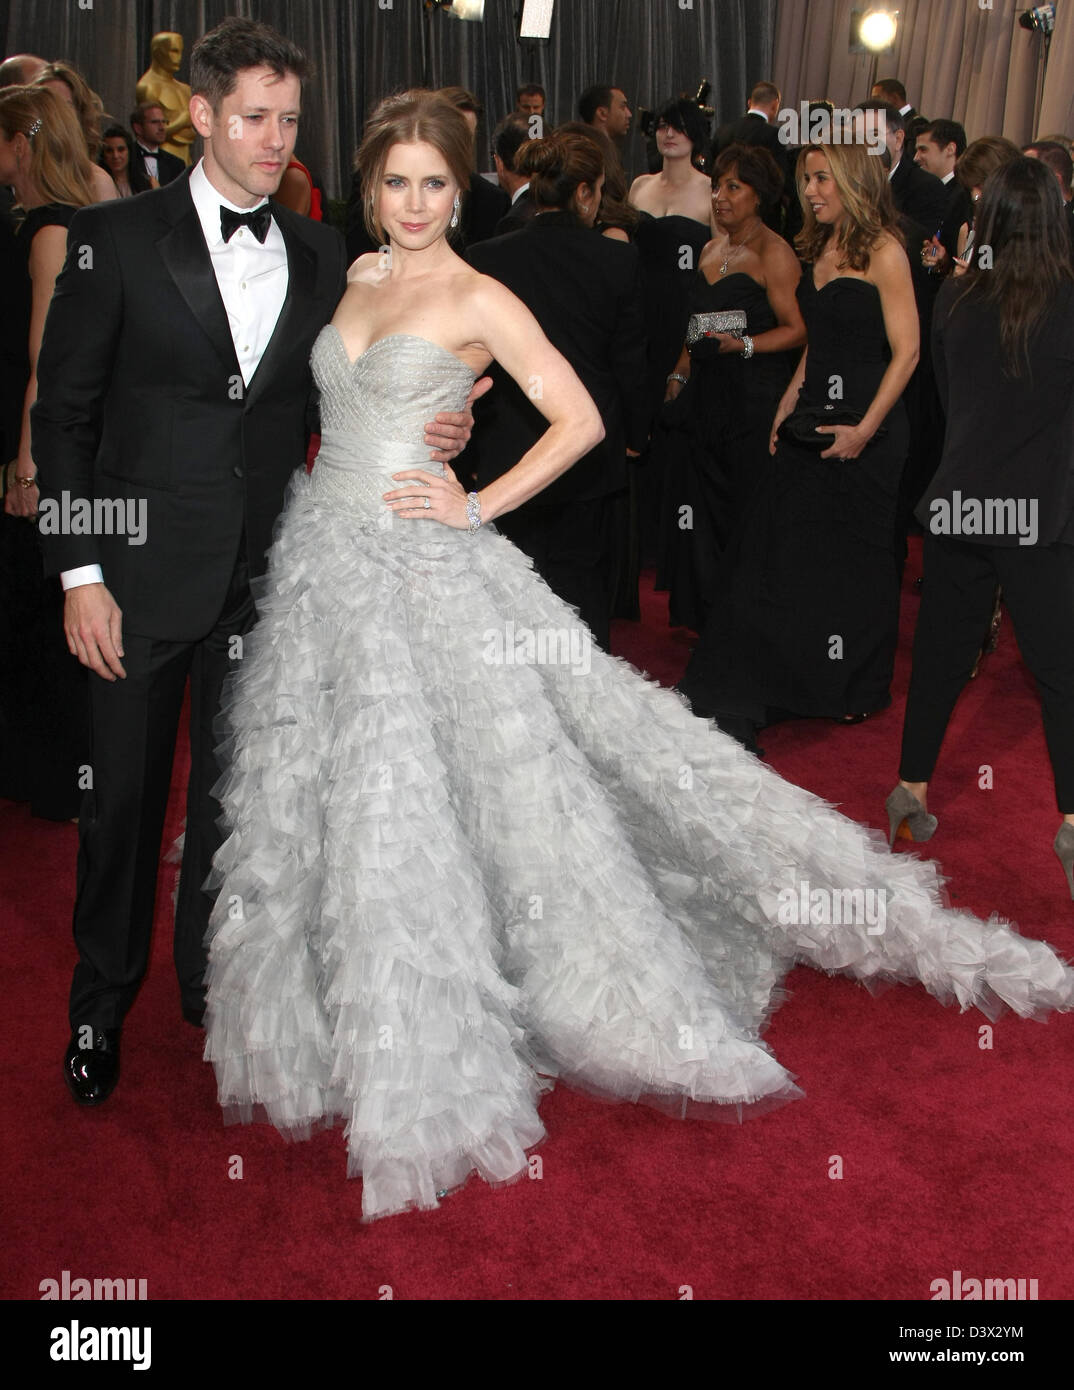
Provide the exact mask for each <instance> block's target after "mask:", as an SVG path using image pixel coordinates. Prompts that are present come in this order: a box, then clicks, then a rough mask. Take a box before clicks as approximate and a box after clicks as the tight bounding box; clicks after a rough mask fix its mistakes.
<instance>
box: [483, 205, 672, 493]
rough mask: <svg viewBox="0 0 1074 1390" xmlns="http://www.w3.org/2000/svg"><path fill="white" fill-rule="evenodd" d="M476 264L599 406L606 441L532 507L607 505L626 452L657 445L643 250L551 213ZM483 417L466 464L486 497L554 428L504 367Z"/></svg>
mask: <svg viewBox="0 0 1074 1390" xmlns="http://www.w3.org/2000/svg"><path fill="white" fill-rule="evenodd" d="M467 258H468V260H469V261H470V263H471V265H473V266H474V267H475V268H476V269H477V270H480V271H481V272H482V274H485V275H491V276H492V277H493V278H494V279H496V280H499V281H500V283H501V284H504V285H506V286H507V288H508V289H509V290H510V291H511V292H512V293H513V294H516V295H517V296H518V298H519V299H521V300H522V302H523V303H524V304H525V305H527V307H528V308H529V309H530V310H531V311H532V313H533V315H534V317H535V318H536V319H537V320H538V322H539V323H540V325H541V327H542V328H543V329H544V332H545V335H546V337H547V338H548V339H549V341H550V342H551V343H552V344H553V346H554V347H556V348H558V349H559V351H560V352H561V353H562V354H563V356H564V357H565V358H566V359H567V361H568V362H569V363H570V364H571V366H572V367H573V368H574V370H575V371H576V372H577V373H578V376H579V378H580V379H581V381H582V384H583V385H584V386H585V388H586V390H587V391H588V392H589V394H590V395H591V396H592V397H593V400H594V402H595V403H596V406H597V409H598V410H599V411H600V414H601V419H602V420H603V422H604V428H605V431H606V434H605V438H604V440H603V441H602V442H601V443H600V444H598V445H597V447H596V448H595V449H593V450H591V451H590V452H589V453H588V454H586V455H585V456H584V458H581V459H579V460H578V462H577V463H576V464H575V465H574V466H573V468H569V469H568V470H567V472H566V473H564V474H563V475H562V477H559V478H557V479H556V480H555V482H554V483H551V484H550V485H549V486H548V487H547V488H545V490H544V491H543V492H541V493H538V495H537V496H536V497H535V498H533V499H532V501H530V502H529V503H527V504H526V505H527V506H535V505H540V506H552V505H558V504H560V503H564V502H568V501H575V500H578V501H580V500H583V499H593V498H596V497H604V496H607V495H608V494H610V493H612V492H616V491H618V490H619V489H620V488H623V487H625V486H626V483H627V471H626V450H627V448H628V447H629V448H632V449H638V450H641V449H642V448H643V447H644V445H645V441H646V439H647V437H648V431H649V413H648V407H647V396H648V393H647V389H646V350H645V324H644V320H643V317H642V297H641V262H640V259H639V257H638V252H637V248H636V247H633V246H628V245H626V244H624V243H623V242H621V241H613V240H611V239H610V238H609V237H605V236H601V235H600V233H599V232H597V231H594V230H593V229H592V228H590V227H584V226H582V225H581V223H580V222H578V220H577V219H576V218H575V217H573V216H572V215H571V214H570V213H562V212H544V213H541V214H540V215H539V216H537V217H534V218H533V219H532V220H531V221H530V222H528V223H527V224H526V226H525V227H523V228H522V230H521V231H517V232H510V233H509V234H508V235H507V236H502V237H494V238H493V239H492V240H491V241H484V242H482V243H481V244H480V245H479V246H474V247H471V248H470V250H469V251H468V252H467ZM490 375H491V376H492V377H493V379H494V381H495V383H496V384H495V386H494V387H493V389H492V390H491V391H489V393H488V394H487V395H486V396H483V397H482V399H481V400H480V401H478V402H477V404H476V405H475V407H474V435H473V439H472V440H471V442H470V445H469V446H468V448H467V450H466V453H465V454H464V455H463V459H464V460H465V462H466V464H467V465H468V466H469V467H471V468H473V469H474V470H475V472H476V475H477V481H478V486H479V487H485V486H487V484H488V483H490V482H492V481H493V479H495V478H498V477H500V475H501V474H503V473H506V472H507V470H508V469H509V468H512V467H513V466H514V465H515V464H516V463H517V462H518V461H519V459H520V458H521V457H522V455H523V454H524V453H525V452H526V451H527V449H530V448H532V446H533V445H534V444H535V443H536V442H537V440H538V439H539V438H540V437H541V435H542V434H543V433H544V432H545V430H546V429H547V428H548V422H547V420H546V419H545V418H544V416H543V415H542V414H541V413H540V411H539V410H538V409H537V407H536V406H535V405H534V404H533V402H532V401H531V400H530V399H529V398H528V397H527V396H526V394H525V393H524V392H523V391H522V390H521V389H520V388H519V386H518V385H517V383H516V382H515V381H514V380H513V378H512V377H510V376H508V375H507V373H506V372H505V371H504V370H503V368H502V367H500V365H499V364H498V363H494V364H493V367H492V370H491V372H490Z"/></svg>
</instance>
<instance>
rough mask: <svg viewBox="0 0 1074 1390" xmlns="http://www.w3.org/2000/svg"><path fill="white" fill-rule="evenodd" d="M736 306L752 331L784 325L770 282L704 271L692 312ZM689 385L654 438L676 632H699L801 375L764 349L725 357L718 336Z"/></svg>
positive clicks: (703, 344) (694, 357)
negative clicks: (787, 396)
mask: <svg viewBox="0 0 1074 1390" xmlns="http://www.w3.org/2000/svg"><path fill="white" fill-rule="evenodd" d="M733 309H738V310H741V311H742V312H743V313H744V314H745V315H746V332H747V333H748V334H749V335H750V336H751V337H759V336H760V335H761V334H762V333H768V332H769V331H770V330H771V329H773V328H775V327H776V326H777V319H776V315H775V313H774V312H773V310H772V307H771V305H770V304H769V302H768V297H767V295H766V293H765V289H764V286H762V285H760V284H758V283H757V281H756V280H754V278H753V277H752V276H751V275H746V274H744V273H742V272H735V273H734V274H732V275H726V276H724V277H723V278H722V279H719V280H715V281H712V282H710V281H708V280H707V279H706V278H705V277H704V275H702V274H701V273H700V272H699V273H698V275H697V277H696V279H695V281H694V284H693V287H692V293H691V296H690V300H689V313H690V315H694V314H713V313H722V312H727V311H729V310H733ZM690 357H691V361H690V382H689V384H688V385H687V386H685V387H683V389H682V391H681V392H680V394H679V397H678V399H677V400H676V401H674V402H673V403H671V404H669V405H668V406H666V407H665V409H664V411H663V414H662V417H661V420H660V424H659V426H658V429H657V431H656V432H655V434H654V440H653V452H654V459H653V462H654V465H655V466H656V467H657V468H658V470H659V472H660V475H661V477H662V480H663V491H662V500H661V522H660V565H659V571H658V577H657V585H658V587H659V588H663V589H670V591H671V593H670V599H669V608H670V616H671V622H672V624H673V625H674V626H678V625H679V624H682V625H684V626H686V627H692V628H693V629H694V630H695V631H697V632H701V631H702V630H703V628H704V625H705V619H706V617H707V614H708V609H709V604H710V602H711V599H712V594H713V593H714V591H715V588H716V584H717V581H718V574H719V559H720V557H721V556H722V555H723V554H724V552H725V551H726V549H727V546H728V544H729V543H730V540H731V537H732V536H733V534H734V533H735V531H736V530H737V528H738V525H739V522H740V520H741V518H742V516H743V514H744V512H745V511H746V508H747V505H748V503H749V501H750V499H751V498H752V496H753V493H754V491H755V490H756V488H757V486H758V483H759V482H760V480H761V479H762V478H763V477H765V475H766V473H767V469H768V464H769V462H770V458H769V454H768V438H769V434H770V432H771V429H772V420H773V418H774V416H775V413H776V407H777V406H778V405H779V401H780V397H781V396H782V395H783V392H784V391H785V390H786V389H787V383H788V382H789V381H790V379H791V375H792V373H793V370H794V359H793V354H791V353H787V352H778V353H759V354H756V355H754V356H753V357H751V358H750V359H749V361H747V360H746V359H745V358H744V357H743V356H741V354H739V353H724V354H721V353H720V352H719V342H718V340H716V339H705V338H701V339H699V340H698V341H697V342H696V343H695V344H694V347H693V349H692V350H691V354H690Z"/></svg>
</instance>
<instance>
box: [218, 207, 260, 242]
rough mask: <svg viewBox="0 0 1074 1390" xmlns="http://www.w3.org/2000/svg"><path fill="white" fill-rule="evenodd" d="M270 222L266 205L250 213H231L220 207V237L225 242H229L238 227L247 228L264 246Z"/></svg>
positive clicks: (228, 209) (227, 209)
mask: <svg viewBox="0 0 1074 1390" xmlns="http://www.w3.org/2000/svg"><path fill="white" fill-rule="evenodd" d="M271 221H272V209H271V208H270V207H269V205H268V203H262V204H261V206H260V207H259V208H254V210H253V211H252V212H232V210H231V209H230V208H226V207H224V206H223V205H221V207H220V235H221V236H222V237H223V238H224V240H225V241H230V240H231V238H232V237H233V236H234V235H235V233H236V232H237V231H238V230H239V228H240V227H249V228H250V230H251V232H253V234H254V236H255V237H257V239H258V241H259V242H261V244H262V245H264V243H265V238H266V237H267V236H268V229H269V223H270V222H271Z"/></svg>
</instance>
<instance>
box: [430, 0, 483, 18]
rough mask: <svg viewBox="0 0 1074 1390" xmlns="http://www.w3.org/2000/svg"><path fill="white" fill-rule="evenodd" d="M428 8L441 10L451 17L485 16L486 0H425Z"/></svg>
mask: <svg viewBox="0 0 1074 1390" xmlns="http://www.w3.org/2000/svg"><path fill="white" fill-rule="evenodd" d="M425 8H426V9H427V10H440V11H441V12H442V13H443V14H446V15H447V17H448V18H449V19H475V20H480V19H484V18H485V0H425Z"/></svg>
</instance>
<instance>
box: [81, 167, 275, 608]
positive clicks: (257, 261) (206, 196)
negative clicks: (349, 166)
mask: <svg viewBox="0 0 1074 1390" xmlns="http://www.w3.org/2000/svg"><path fill="white" fill-rule="evenodd" d="M190 196H191V197H192V198H193V200H194V210H195V212H196V213H197V215H198V220H199V221H200V222H201V229H202V233H203V235H204V237H205V244H206V246H207V247H208V248H209V256H210V258H211V260H212V264H213V274H214V275H215V276H216V283H217V286H218V288H219V290H220V298H221V299H222V300H223V301H224V308H225V309H226V310H227V318H228V326H229V327H230V329H231V338H232V342H233V343H234V344H235V356H236V357H237V358H238V362H239V371H240V372H242V379H243V382H244V383H245V384H246V385H247V386H249V384H250V381H251V379H252V377H253V374H254V372H256V371H257V364H258V363H259V362H260V361H261V357H262V355H263V353H264V351H265V349H266V348H267V347H268V343H269V339H270V338H271V337H272V330H273V329H274V328H275V327H276V320H277V319H278V318H279V317H280V311H281V310H282V309H283V303H284V300H285V299H286V297H287V247H286V245H285V243H284V239H283V233H282V232H281V231H280V229H279V227H278V226H277V225H276V223H275V221H271V222H270V223H269V229H268V234H267V235H266V237H265V241H264V244H263V245H262V243H261V242H259V241H258V239H257V237H255V236H254V234H253V232H252V231H250V229H249V227H240V228H239V229H238V231H237V232H234V233H233V234H232V236H231V240H230V241H225V240H224V237H223V233H222V232H221V230H220V209H221V207H227V208H231V209H232V211H234V212H252V211H253V209H252V208H240V207H237V206H236V205H235V204H234V203H229V202H228V200H227V199H226V198H223V197H221V195H220V194H219V193H217V191H216V189H215V188H214V187H213V186H212V184H211V183H210V182H209V178H208V175H207V174H206V173H205V170H204V168H203V167H202V164H201V162H199V163H198V164H197V165H195V167H194V169H193V170H192V171H191V174H190ZM266 202H268V199H267V198H263V199H262V200H261V202H260V203H258V204H256V206H257V207H261V206H262V204H264V203H266ZM161 389H162V390H164V389H166V387H164V386H162V387H161ZM103 581H104V575H103V573H102V571H101V567H100V565H79V566H78V567H77V568H76V569H70V570H64V571H63V573H62V574H61V575H60V582H61V583H62V584H63V587H64V588H65V589H75V588H77V587H78V586H79V585H81V584H101V583H103Z"/></svg>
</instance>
